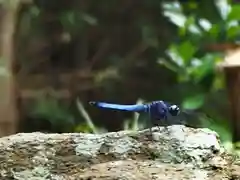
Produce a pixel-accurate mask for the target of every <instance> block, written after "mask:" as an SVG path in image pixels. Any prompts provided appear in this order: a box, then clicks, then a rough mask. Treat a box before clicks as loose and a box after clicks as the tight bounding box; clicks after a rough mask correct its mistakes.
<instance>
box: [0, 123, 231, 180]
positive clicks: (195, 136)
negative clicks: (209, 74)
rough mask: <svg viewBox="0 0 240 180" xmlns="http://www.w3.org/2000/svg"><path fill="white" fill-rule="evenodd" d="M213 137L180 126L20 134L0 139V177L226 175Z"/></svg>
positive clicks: (205, 131) (227, 163)
mask: <svg viewBox="0 0 240 180" xmlns="http://www.w3.org/2000/svg"><path fill="white" fill-rule="evenodd" d="M225 154H226V152H225V151H224V148H223V147H222V146H221V143H220V141H219V137H218V135H217V134H216V133H215V132H213V131H210V130H208V129H193V128H189V127H185V126H182V125H174V126H168V127H161V128H160V131H159V129H158V128H153V134H152V136H149V130H148V129H146V130H142V131H138V132H132V131H120V132H112V133H106V134H85V133H65V134H44V133H40V132H35V133H19V134H16V135H12V136H8V137H3V138H1V139H0V177H1V178H0V179H9V178H12V179H18V180H23V179H24V180H25V179H41V180H42V179H56V180H57V179H81V178H82V179H89V178H90V179H137V180H139V179H163V180H165V179H203V180H205V179H217V178H218V179H219V178H220V179H229V177H230V176H231V173H230V172H231V170H229V169H230V167H231V163H232V161H231V160H230V159H231V158H229V157H230V155H229V156H228V155H225Z"/></svg>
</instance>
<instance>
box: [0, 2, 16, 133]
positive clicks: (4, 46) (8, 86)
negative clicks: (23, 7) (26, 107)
mask: <svg viewBox="0 0 240 180" xmlns="http://www.w3.org/2000/svg"><path fill="white" fill-rule="evenodd" d="M18 7H19V6H18V4H15V5H14V6H11V7H10V6H4V5H2V7H1V8H0V137H2V136H6V135H10V134H14V133H16V132H17V127H18V118H19V116H18V108H17V88H16V81H15V79H16V77H15V76H16V75H15V74H14V71H13V65H14V61H15V58H14V49H13V48H14V34H15V23H16V22H15V21H16V19H17V18H16V15H17V12H18Z"/></svg>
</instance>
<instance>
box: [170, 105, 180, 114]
mask: <svg viewBox="0 0 240 180" xmlns="http://www.w3.org/2000/svg"><path fill="white" fill-rule="evenodd" d="M168 112H169V113H170V114H171V115H172V116H177V115H178V114H179V113H180V108H179V107H178V106H177V105H171V106H169V107H168Z"/></svg>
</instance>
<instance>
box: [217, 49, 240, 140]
mask: <svg viewBox="0 0 240 180" xmlns="http://www.w3.org/2000/svg"><path fill="white" fill-rule="evenodd" d="M219 67H220V68H221V69H223V71H224V74H225V79H226V85H227V91H228V97H229V101H230V106H231V107H230V109H231V125H232V133H233V142H234V143H236V142H240V49H236V50H234V51H231V52H228V53H227V55H226V57H225V60H224V62H223V63H221V64H220V65H219Z"/></svg>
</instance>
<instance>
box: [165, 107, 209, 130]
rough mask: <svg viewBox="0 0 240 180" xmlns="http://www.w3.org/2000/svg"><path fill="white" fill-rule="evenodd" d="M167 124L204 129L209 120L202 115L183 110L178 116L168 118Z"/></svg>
mask: <svg viewBox="0 0 240 180" xmlns="http://www.w3.org/2000/svg"><path fill="white" fill-rule="evenodd" d="M168 117H169V118H168V121H169V122H168V123H170V124H181V125H185V126H188V127H193V128H204V127H206V126H207V124H209V122H210V118H208V117H207V116H206V115H205V114H204V113H200V112H195V111H192V110H190V111H188V110H183V111H181V113H180V114H179V115H178V116H171V115H169V116H168Z"/></svg>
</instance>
